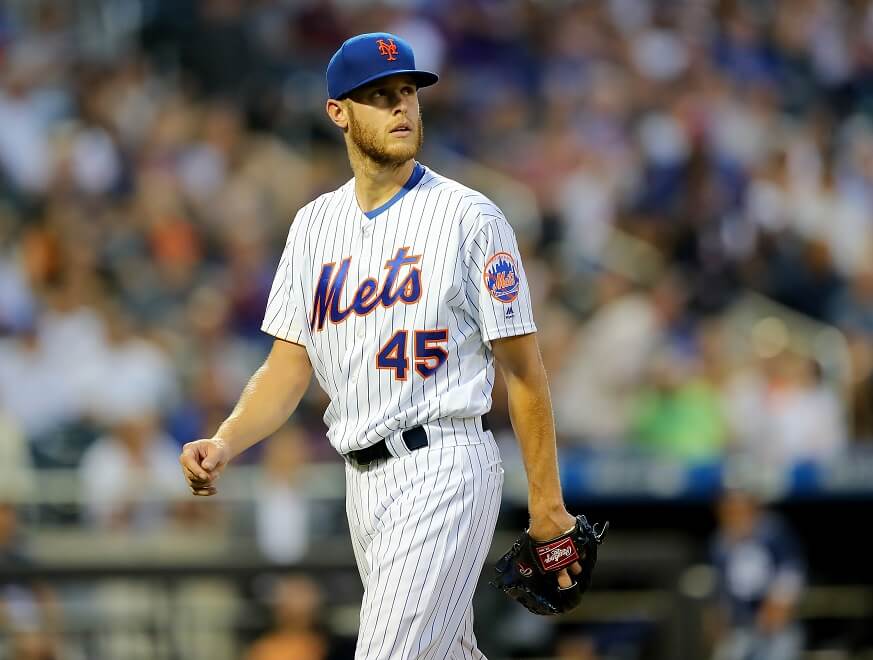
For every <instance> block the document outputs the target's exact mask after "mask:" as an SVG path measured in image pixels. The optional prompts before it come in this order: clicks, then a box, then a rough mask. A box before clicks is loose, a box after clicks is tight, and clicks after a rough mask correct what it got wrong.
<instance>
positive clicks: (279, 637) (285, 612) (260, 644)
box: [245, 576, 329, 660]
mask: <svg viewBox="0 0 873 660" xmlns="http://www.w3.org/2000/svg"><path fill="white" fill-rule="evenodd" d="M321 606H322V594H321V590H320V589H319V588H318V585H317V583H316V582H314V581H313V580H311V579H309V578H307V577H303V576H294V577H287V578H282V579H281V580H279V581H277V583H276V585H275V587H274V592H273V608H274V610H273V612H274V617H275V629H274V631H273V632H270V633H267V634H266V635H264V636H263V637H261V638H260V639H259V640H257V641H256V642H255V643H254V644H252V646H251V648H250V649H249V651H248V654H247V655H246V656H245V657H246V660H287V659H288V658H306V659H307V660H326V658H327V657H328V651H329V646H328V640H327V636H326V635H325V634H324V632H323V631H322V630H321V627H320V626H321V624H320V621H319V619H320V617H321V613H322V607H321Z"/></svg>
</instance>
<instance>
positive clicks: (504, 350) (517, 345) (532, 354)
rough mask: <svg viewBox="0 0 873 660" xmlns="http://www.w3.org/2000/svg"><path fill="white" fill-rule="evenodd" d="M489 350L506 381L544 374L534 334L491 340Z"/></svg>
mask: <svg viewBox="0 0 873 660" xmlns="http://www.w3.org/2000/svg"><path fill="white" fill-rule="evenodd" d="M491 350H492V351H493V352H494V359H495V360H496V361H497V365H498V366H499V367H500V371H501V372H502V373H503V377H504V378H505V379H506V380H507V381H509V380H510V379H513V378H519V379H522V380H528V379H529V378H531V377H532V376H535V375H540V374H541V373H544V368H543V361H542V357H541V356H540V347H539V342H537V335H536V333H535V332H531V333H528V334H526V335H513V336H511V337H503V338H499V339H493V340H492V341H491Z"/></svg>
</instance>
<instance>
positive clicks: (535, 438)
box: [505, 362, 564, 517]
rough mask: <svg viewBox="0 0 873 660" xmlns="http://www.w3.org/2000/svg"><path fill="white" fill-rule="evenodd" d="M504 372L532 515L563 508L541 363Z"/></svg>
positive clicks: (541, 514)
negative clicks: (514, 371)
mask: <svg viewBox="0 0 873 660" xmlns="http://www.w3.org/2000/svg"><path fill="white" fill-rule="evenodd" d="M505 375H506V388H507V392H508V395H509V415H510V419H511V420H512V427H513V429H514V430H515V435H516V437H517V438H518V443H519V446H520V448H521V453H522V458H523V460H524V467H525V472H526V474H527V481H528V508H529V510H530V512H531V515H532V516H535V517H536V516H548V514H549V513H550V512H551V511H555V510H563V507H564V502H563V497H562V495H561V483H560V477H559V473H558V458H557V448H556V446H555V423H554V418H553V416H552V403H551V397H550V395H549V385H548V382H547V380H546V374H545V370H544V368H543V366H542V363H541V362H538V363H537V364H534V365H531V366H530V368H528V369H526V370H524V371H520V372H519V373H515V374H505Z"/></svg>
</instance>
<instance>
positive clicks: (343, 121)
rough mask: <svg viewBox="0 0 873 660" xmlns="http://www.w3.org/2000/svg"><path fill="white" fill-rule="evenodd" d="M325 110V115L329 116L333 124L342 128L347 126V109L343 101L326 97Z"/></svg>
mask: <svg viewBox="0 0 873 660" xmlns="http://www.w3.org/2000/svg"><path fill="white" fill-rule="evenodd" d="M325 110H327V116H328V117H330V120H331V121H332V122H333V123H334V124H336V125H337V126H339V127H340V128H341V129H343V130H345V129H346V128H348V125H349V114H348V110H347V109H346V103H345V101H337V100H336V99H328V100H327V104H326V105H325Z"/></svg>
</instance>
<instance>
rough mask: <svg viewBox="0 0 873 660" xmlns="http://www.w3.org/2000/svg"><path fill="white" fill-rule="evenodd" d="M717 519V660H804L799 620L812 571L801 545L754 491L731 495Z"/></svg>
mask: <svg viewBox="0 0 873 660" xmlns="http://www.w3.org/2000/svg"><path fill="white" fill-rule="evenodd" d="M717 517H718V529H717V532H716V534H715V536H714V538H713V540H712V548H711V551H712V562H713V565H714V567H715V571H716V576H717V593H716V596H717V602H716V604H715V609H714V611H713V618H712V621H711V625H712V631H713V633H714V638H715V651H714V654H713V656H712V657H713V660H795V659H796V658H799V657H800V652H801V649H802V644H803V641H802V639H803V636H802V633H801V629H800V626H799V625H798V623H797V619H796V614H797V604H798V602H799V600H800V597H801V595H802V593H803V587H804V583H805V581H806V571H805V567H804V563H803V558H802V554H801V548H800V547H799V546H798V544H797V541H796V539H795V538H794V536H793V535H792V533H791V532H790V531H789V530H788V529H787V527H786V526H785V524H784V523H783V522H782V521H781V520H780V519H779V518H778V517H777V516H776V515H775V514H772V513H769V512H767V511H766V509H765V508H764V507H763V505H762V503H761V502H760V501H759V500H758V499H757V497H756V496H755V495H754V494H753V493H752V492H750V491H748V490H742V489H729V490H727V491H726V492H725V493H724V494H723V496H722V497H721V499H720V500H719V502H718V507H717Z"/></svg>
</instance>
